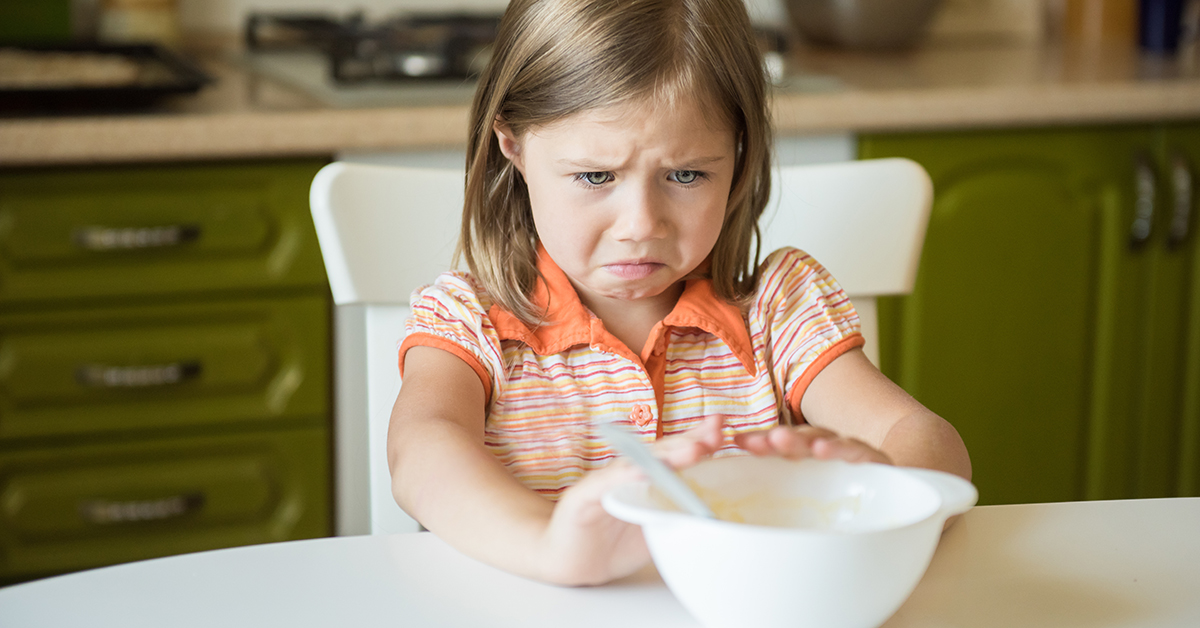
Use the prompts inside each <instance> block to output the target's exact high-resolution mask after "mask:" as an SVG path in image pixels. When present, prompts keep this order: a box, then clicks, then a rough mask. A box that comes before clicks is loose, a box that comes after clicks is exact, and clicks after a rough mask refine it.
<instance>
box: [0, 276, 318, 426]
mask: <svg viewBox="0 0 1200 628" xmlns="http://www.w3.org/2000/svg"><path fill="white" fill-rule="evenodd" d="M328 361H329V304H328V300H327V298H326V297H323V296H312V297H293V298H280V299H272V300H259V301H227V302H219V301H218V302H206V303H201V304H177V305H162V306H147V307H139V308H111V309H95V310H82V311H74V312H45V313H20V314H9V315H0V442H3V441H4V440H6V439H14V438H23V437H34V436H48V435H62V434H84V433H96V432H113V431H119V430H132V429H149V428H165V427H180V426H189V425H193V426H194V425H215V424H222V423H230V422H246V421H254V422H259V423H265V422H268V421H274V422H276V423H278V422H279V421H280V420H284V419H293V420H295V419H307V420H312V419H314V418H317V419H323V417H325V416H327V415H328V408H329V396H328V388H329V381H328V380H329V371H328V366H327V365H328Z"/></svg>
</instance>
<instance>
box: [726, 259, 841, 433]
mask: <svg viewBox="0 0 1200 628" xmlns="http://www.w3.org/2000/svg"><path fill="white" fill-rule="evenodd" d="M758 285H759V289H758V291H757V294H756V298H755V302H754V305H753V306H752V308H751V310H750V317H751V318H752V319H756V320H752V325H755V324H756V325H755V326H758V327H759V329H761V330H762V333H763V334H764V342H765V343H766V348H767V351H768V356H769V360H770V368H771V371H772V376H773V377H774V380H775V382H776V384H777V385H778V386H779V387H780V388H781V391H780V392H783V393H784V400H785V402H786V404H787V408H788V409H789V410H790V411H791V412H792V415H793V416H795V417H798V418H802V417H801V413H800V400H801V398H803V396H804V392H805V390H807V388H808V385H809V384H810V383H812V380H813V379H814V378H815V377H816V376H817V374H818V373H820V372H821V369H823V368H825V367H826V366H827V365H829V363H830V362H832V361H833V360H834V359H835V358H837V357H838V356H839V355H841V354H843V353H845V352H846V351H849V350H850V349H853V348H855V347H860V346H862V345H863V343H864V340H863V337H862V330H861V325H860V323H859V320H858V314H857V313H856V312H855V311H854V305H853V304H851V303H850V299H849V297H847V296H846V293H845V292H844V291H843V290H842V288H841V286H839V285H838V283H837V281H836V280H834V278H833V276H832V275H830V274H829V271H827V270H825V267H823V266H821V265H820V264H819V263H818V262H817V261H816V260H815V259H813V258H812V257H811V256H809V255H808V254H807V253H804V252H803V251H800V250H797V249H793V248H783V249H779V250H778V251H775V252H773V253H771V254H770V255H769V256H767V259H766V261H765V262H763V264H762V267H761V268H760V271H759V284H758Z"/></svg>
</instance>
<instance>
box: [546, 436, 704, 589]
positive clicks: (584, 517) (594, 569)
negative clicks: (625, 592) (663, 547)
mask: <svg viewBox="0 0 1200 628" xmlns="http://www.w3.org/2000/svg"><path fill="white" fill-rule="evenodd" d="M722 424H723V419H722V418H721V417H711V418H709V419H706V420H705V421H704V422H703V423H701V424H700V425H698V426H696V427H694V428H692V429H690V430H688V431H687V432H684V433H682V434H678V435H673V436H668V437H666V438H664V439H662V440H660V441H658V442H657V443H655V444H654V451H655V454H656V455H657V456H658V457H659V458H661V459H662V460H663V461H665V462H666V463H667V464H668V465H670V466H671V467H674V468H676V469H682V468H685V467H689V466H692V465H694V464H696V463H697V462H700V461H701V460H703V459H705V458H707V457H709V456H711V455H712V454H713V452H715V451H717V449H718V448H720V446H721V442H722V435H721V426H722ZM640 479H644V476H643V475H642V472H641V471H640V470H639V469H638V468H637V467H635V466H634V465H632V464H630V463H629V462H628V461H626V460H617V461H615V462H613V463H612V464H610V465H608V466H607V467H605V468H603V469H600V470H598V471H593V472H591V473H589V474H587V475H586V476H585V477H584V478H583V479H582V480H580V481H579V482H576V483H575V484H574V485H572V486H571V487H570V488H568V489H567V490H566V491H563V494H562V496H561V497H560V498H559V500H558V503H557V504H555V506H554V511H553V513H552V514H551V516H550V522H549V525H547V527H546V529H545V533H544V535H543V541H544V543H543V544H542V547H543V548H544V551H545V554H544V555H543V557H542V558H543V560H542V561H541V564H542V565H543V566H544V571H545V573H544V574H543V579H545V580H548V581H550V582H557V583H560V584H569V585H591V584H602V583H605V582H609V581H611V580H614V579H616V578H620V577H623V576H627V575H629V574H631V573H633V572H635V571H637V570H638V569H640V568H641V567H642V566H644V565H645V564H646V563H648V562H649V561H650V551H649V550H648V549H647V548H646V541H645V539H644V538H643V537H642V529H641V527H640V526H637V525H634V524H631V523H626V522H624V521H621V520H619V519H617V518H615V517H613V516H612V515H610V514H608V511H606V510H604V507H603V506H602V505H601V504H600V500H601V499H602V498H603V497H604V495H605V494H606V493H608V491H610V490H612V489H613V488H615V487H616V486H618V485H620V484H624V483H627V482H634V481H637V480H640Z"/></svg>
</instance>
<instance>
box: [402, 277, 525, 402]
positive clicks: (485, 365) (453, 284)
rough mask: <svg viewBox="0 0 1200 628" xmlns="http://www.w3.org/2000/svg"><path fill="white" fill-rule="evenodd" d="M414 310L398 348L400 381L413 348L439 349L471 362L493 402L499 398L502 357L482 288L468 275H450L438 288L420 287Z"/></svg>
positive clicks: (439, 281) (435, 285)
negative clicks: (498, 377)
mask: <svg viewBox="0 0 1200 628" xmlns="http://www.w3.org/2000/svg"><path fill="white" fill-rule="evenodd" d="M410 306H411V308H412V314H411V315H410V316H409V317H408V319H407V320H406V321H405V322H404V334H405V335H404V339H403V340H402V341H401V343H400V346H399V347H398V353H399V356H398V359H399V367H400V377H401V378H403V377H404V355H405V354H406V353H407V352H408V350H409V349H411V348H412V347H417V346H424V347H435V348H438V349H442V350H443V351H447V352H449V353H452V354H454V355H456V356H458V357H459V358H460V359H462V361H463V362H466V363H467V365H468V366H470V367H471V368H472V369H473V370H474V371H475V374H476V375H478V376H479V380H480V382H481V383H482V384H483V389H484V392H485V394H486V395H487V399H488V403H490V401H491V400H492V399H495V398H496V392H497V388H498V384H497V377H496V376H497V374H498V373H502V372H503V358H502V354H501V352H500V340H499V336H498V335H497V334H496V330H495V328H494V327H493V326H492V323H491V321H490V320H489V319H488V316H487V312H488V308H490V307H491V303H490V300H489V299H488V298H487V295H486V294H485V293H484V292H483V291H482V289H480V288H479V287H477V286H476V285H475V283H474V282H473V281H471V279H470V277H469V276H467V275H465V274H464V273H460V272H457V271H454V272H447V273H443V274H441V275H440V276H438V278H437V280H436V281H434V283H433V284H431V285H428V286H423V287H420V288H417V290H416V291H414V292H413V294H412V298H411V300H410Z"/></svg>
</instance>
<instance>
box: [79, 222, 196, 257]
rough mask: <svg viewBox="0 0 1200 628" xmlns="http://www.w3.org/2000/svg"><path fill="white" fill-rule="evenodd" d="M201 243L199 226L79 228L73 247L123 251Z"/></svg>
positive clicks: (89, 249)
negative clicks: (199, 241) (198, 241)
mask: <svg viewBox="0 0 1200 628" xmlns="http://www.w3.org/2000/svg"><path fill="white" fill-rule="evenodd" d="M199 239H200V226H199V225H165V226H161V227H96V226H92V227H80V228H79V229H76V230H75V244H76V245H77V246H79V248H82V249H84V250H86V251H124V250H129V249H155V248H163V247H169V246H180V245H183V244H187V243H189V242H195V241H196V240H199Z"/></svg>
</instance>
